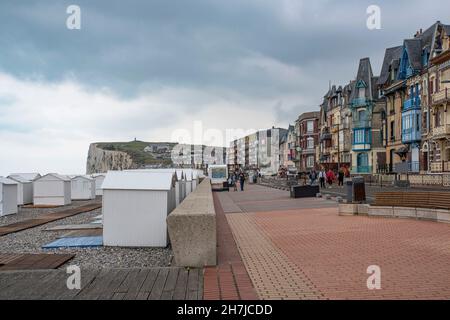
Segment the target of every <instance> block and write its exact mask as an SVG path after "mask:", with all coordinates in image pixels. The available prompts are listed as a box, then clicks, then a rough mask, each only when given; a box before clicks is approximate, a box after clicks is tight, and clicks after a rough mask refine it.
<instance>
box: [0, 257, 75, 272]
mask: <svg viewBox="0 0 450 320" xmlns="http://www.w3.org/2000/svg"><path fill="white" fill-rule="evenodd" d="M73 257H75V255H74V254H46V253H36V254H32V253H23V254H16V253H0V271H5V270H14V271H17V270H37V269H56V268H58V267H59V266H62V265H63V264H64V263H66V262H67V261H69V260H70V259H72V258H73Z"/></svg>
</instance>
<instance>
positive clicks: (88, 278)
mask: <svg viewBox="0 0 450 320" xmlns="http://www.w3.org/2000/svg"><path fill="white" fill-rule="evenodd" d="M99 273H100V270H94V269H88V270H81V289H80V290H78V289H73V290H70V289H68V288H67V285H66V286H65V287H63V289H62V291H60V292H59V295H58V297H57V298H58V299H60V300H69V299H77V297H78V295H79V294H81V293H82V292H83V291H84V290H85V289H86V288H89V287H90V286H91V284H92V282H94V281H95V279H96V278H97V276H98V274H99ZM68 276H69V275H68V274H66V278H65V279H66V280H65V282H66V281H67V277H68Z"/></svg>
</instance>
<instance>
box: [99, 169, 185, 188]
mask: <svg viewBox="0 0 450 320" xmlns="http://www.w3.org/2000/svg"><path fill="white" fill-rule="evenodd" d="M175 181H176V175H175V173H174V172H154V171H153V172H151V171H137V170H134V171H109V172H108V174H107V175H106V178H105V180H104V181H103V184H102V189H115V190H170V189H172V188H173V187H174V184H175Z"/></svg>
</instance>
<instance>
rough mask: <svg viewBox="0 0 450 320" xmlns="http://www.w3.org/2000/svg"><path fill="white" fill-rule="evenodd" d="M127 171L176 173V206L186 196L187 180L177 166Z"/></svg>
mask: <svg viewBox="0 0 450 320" xmlns="http://www.w3.org/2000/svg"><path fill="white" fill-rule="evenodd" d="M125 171H134V172H169V173H175V174H176V181H175V206H176V207H178V205H179V204H180V203H181V202H182V201H183V200H184V198H185V197H186V191H185V189H186V187H185V181H183V170H182V169H175V168H161V169H135V170H125Z"/></svg>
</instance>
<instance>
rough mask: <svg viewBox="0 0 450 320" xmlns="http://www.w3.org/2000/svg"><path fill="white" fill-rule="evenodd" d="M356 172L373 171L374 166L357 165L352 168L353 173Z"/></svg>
mask: <svg viewBox="0 0 450 320" xmlns="http://www.w3.org/2000/svg"><path fill="white" fill-rule="evenodd" d="M355 173H372V166H355V167H353V168H352V174H355Z"/></svg>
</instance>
